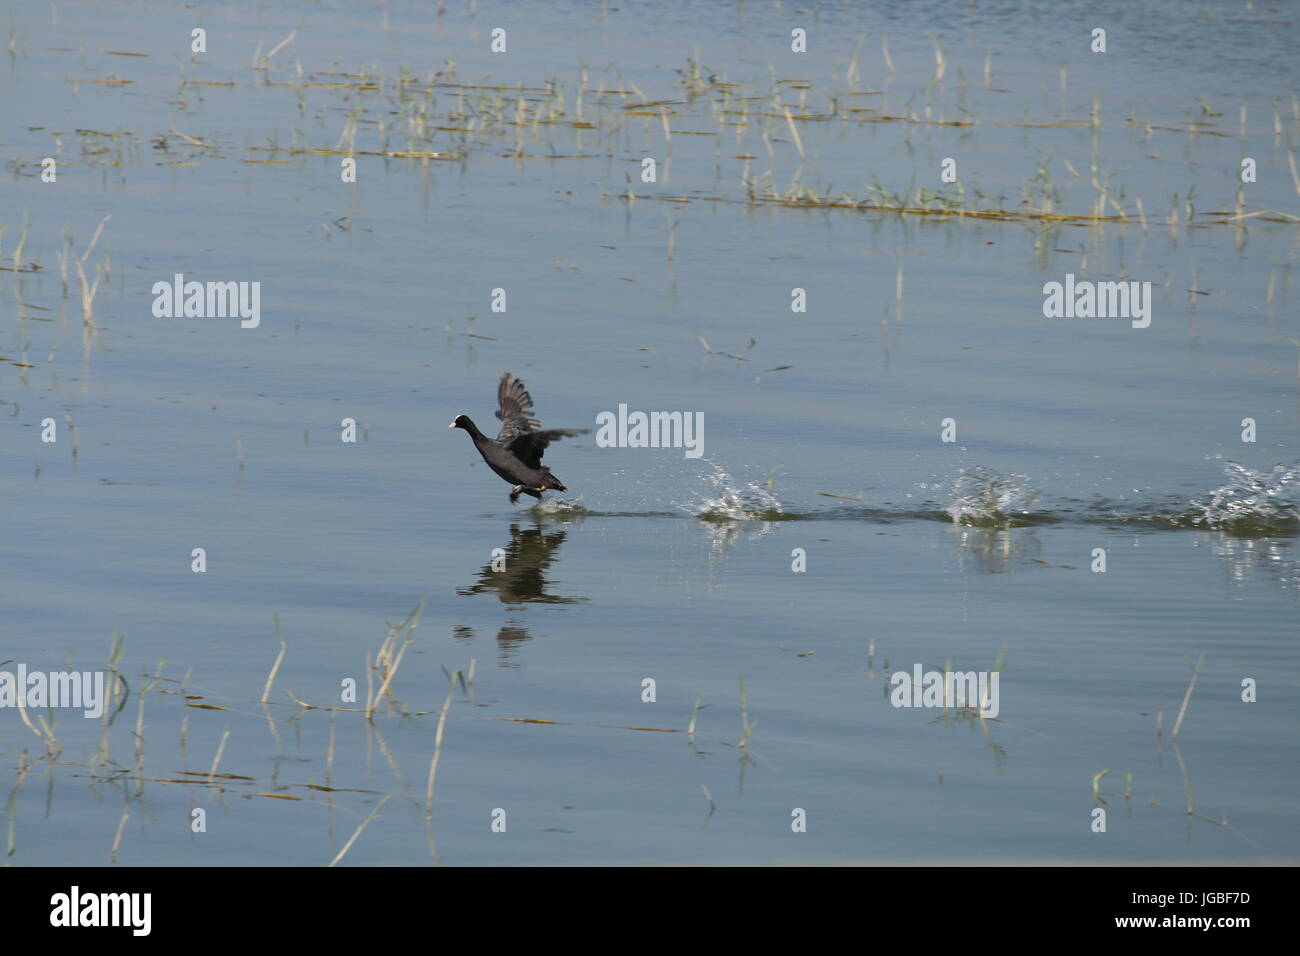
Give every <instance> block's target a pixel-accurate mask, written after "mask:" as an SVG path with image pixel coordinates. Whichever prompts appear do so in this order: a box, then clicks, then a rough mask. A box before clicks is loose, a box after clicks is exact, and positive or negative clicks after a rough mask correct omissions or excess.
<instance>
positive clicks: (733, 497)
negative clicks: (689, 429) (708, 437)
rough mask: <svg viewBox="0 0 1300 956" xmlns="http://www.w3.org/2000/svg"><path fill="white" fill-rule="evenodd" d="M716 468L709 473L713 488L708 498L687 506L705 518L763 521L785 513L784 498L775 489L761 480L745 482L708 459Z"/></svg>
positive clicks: (708, 493)
mask: <svg viewBox="0 0 1300 956" xmlns="http://www.w3.org/2000/svg"><path fill="white" fill-rule="evenodd" d="M708 465H709V467H710V468H712V469H713V472H712V474H709V475H706V476H705V480H706V481H707V482H708V483H709V485H710V487H711V491H708V492H705V497H704V498H703V500H701V501H697V502H695V503H694V504H692V505H689V506H687V510H688V511H690V512H691V513H693V514H694V515H695V516H696V517H697V518H702V519H703V520H705V521H763V520H770V519H772V518H775V517H778V516H779V515H781V514H782V513H783V512H782V508H781V501H780V499H779V498H777V496H776V495H775V494H773V493H772V490H771V489H770V488H768V487H766V486H765V485H761V484H759V483H758V482H755V481H750V482H746V483H744V484H741V483H740V482H739V481H736V480H735V479H733V478H732V477H731V475H729V474H727V472H726V471H725V470H724V469H722V468H721V467H719V466H718V465H716V464H714V463H713V462H708Z"/></svg>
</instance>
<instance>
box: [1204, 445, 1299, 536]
mask: <svg viewBox="0 0 1300 956" xmlns="http://www.w3.org/2000/svg"><path fill="white" fill-rule="evenodd" d="M1223 473H1224V475H1225V476H1226V477H1227V479H1228V481H1227V484H1225V485H1223V486H1222V487H1219V488H1216V489H1214V490H1213V491H1212V492H1210V500H1209V501H1208V502H1200V501H1196V500H1193V501H1192V502H1191V504H1192V507H1194V508H1196V509H1198V512H1197V514H1196V515H1194V516H1193V518H1192V523H1193V524H1194V525H1198V526H1200V527H1203V528H1219V529H1223V530H1228V531H1249V530H1254V529H1258V530H1265V531H1267V530H1288V531H1295V530H1296V529H1297V528H1300V461H1295V462H1292V463H1291V464H1289V465H1274V466H1273V468H1272V470H1271V471H1268V472H1263V471H1255V470H1254V469H1252V468H1247V467H1246V466H1245V465H1240V464H1238V463H1237V462H1235V461H1226V462H1224V465H1223Z"/></svg>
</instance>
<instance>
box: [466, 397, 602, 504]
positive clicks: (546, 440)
mask: <svg viewBox="0 0 1300 956" xmlns="http://www.w3.org/2000/svg"><path fill="white" fill-rule="evenodd" d="M497 403H498V405H499V406H500V407H499V408H498V409H497V413H496V416H497V418H499V419H500V420H501V432H500V433H499V434H498V435H497V437H496V438H489V437H488V436H487V435H484V434H483V433H482V432H481V431H479V429H478V426H477V425H475V424H474V422H472V421H471V420H470V419H469V417H468V416H466V415H457V416H456V419H455V420H454V421H453V422H452V423H451V425H450V426H448V427H450V428H463V429H465V431H467V432H469V437H470V438H471V439H472V440H473V442H474V447H475V448H477V449H478V453H479V454H480V455H482V456H483V461H484V462H486V463H487V466H488V467H489V468H491V469H492V470H493V471H494V472H496V473H497V475H498V476H500V477H501V478H502V479H503V480H505V481H508V482H510V484H512V485H514V487H513V488H512V489H511V490H510V500H511V502H515V501H517V500H518V499H519V496H520V494H526V495H532V496H533V497H534V498H537V499H538V500H541V497H542V492H543V491H568V490H569V489H567V488H566V487H564V483H563V482H561V481H560V479H558V478H556V477H555V475H553V474H551V470H550V469H549V468H547V467H546V466H545V465H543V464H542V455H543V453H544V452H545V451H546V446H547V445H549V444H550V443H551V442H552V441H555V440H556V439H560V438H565V437H567V436H569V435H582V434H584V433H586V432H587V431H588V429H585V428H554V429H551V430H549V431H542V430H541V427H540V423H539V422H538V421H537V419H535V418H533V417H532V410H533V398H532V396H531V395H529V394H528V391H527V390H526V389H525V388H524V383H523V382H521V381H520V380H519V379H517V378H513V377H512V376H511V375H510V373H509V372H506V373H505V374H504V375H502V376H501V383H500V385H498V386H497Z"/></svg>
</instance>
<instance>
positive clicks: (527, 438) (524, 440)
mask: <svg viewBox="0 0 1300 956" xmlns="http://www.w3.org/2000/svg"><path fill="white" fill-rule="evenodd" d="M589 431H591V429H590V428H551V429H548V430H547V431H544V432H543V431H538V432H525V433H524V434H522V435H519V436H517V437H515V438H514V439H512V440H510V441H509V442H507V443H506V448H507V449H509V450H510V451H511V452H513V453H514V455H515V457H517V458H518V459H519V460H520V461H522V462H523V463H524V464H525V465H527V466H528V467H529V468H540V467H541V465H542V455H543V454H544V453H545V451H546V446H547V445H549V444H550V443H551V442H553V441H559V440H560V439H561V438H568V437H569V436H571V435H585V434H587V432H589ZM499 440H500V439H498V441H499Z"/></svg>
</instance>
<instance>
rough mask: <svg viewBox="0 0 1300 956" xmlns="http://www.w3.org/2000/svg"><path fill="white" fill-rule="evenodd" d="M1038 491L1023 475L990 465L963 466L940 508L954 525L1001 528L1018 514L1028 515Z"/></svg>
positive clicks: (1010, 522) (1011, 522)
mask: <svg viewBox="0 0 1300 956" xmlns="http://www.w3.org/2000/svg"><path fill="white" fill-rule="evenodd" d="M1040 494H1041V492H1040V491H1039V490H1038V489H1036V488H1034V487H1033V486H1032V485H1030V484H1029V479H1028V478H1027V477H1026V476H1025V475H1003V474H999V473H998V472H996V471H994V470H993V469H991V468H984V467H982V466H976V467H974V468H967V469H964V470H963V471H962V473H961V475H960V476H958V478H957V481H956V483H955V484H954V485H953V488H952V500H951V501H950V502H949V503H948V505H947V506H946V507H945V508H944V511H946V512H948V515H949V516H950V517H951V518H952V520H953V522H954V523H956V524H968V525H977V526H983V527H1005V526H1007V525H1009V524H1013V523H1015V518H1016V516H1018V515H1027V514H1029V509H1030V508H1031V507H1032V506H1033V504H1034V502H1036V501H1037V500H1038V497H1039V495H1040Z"/></svg>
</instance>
